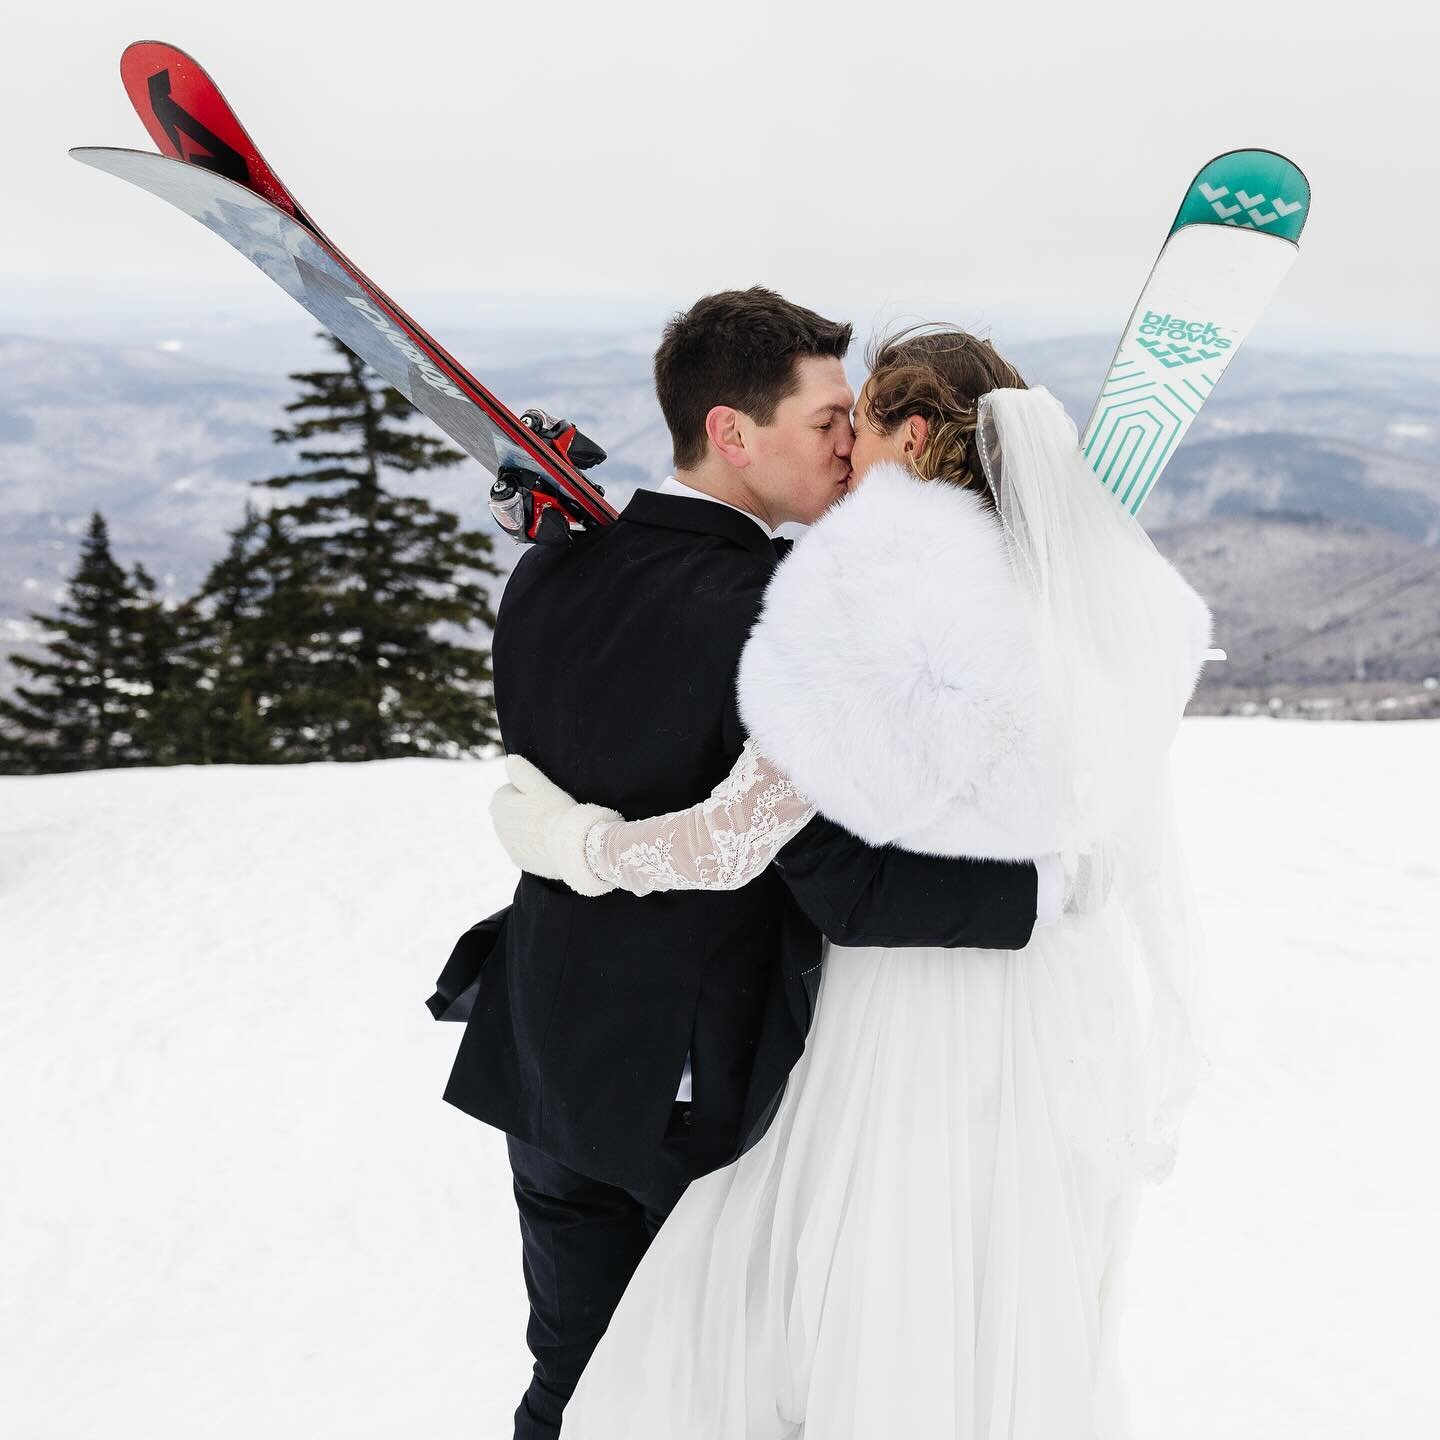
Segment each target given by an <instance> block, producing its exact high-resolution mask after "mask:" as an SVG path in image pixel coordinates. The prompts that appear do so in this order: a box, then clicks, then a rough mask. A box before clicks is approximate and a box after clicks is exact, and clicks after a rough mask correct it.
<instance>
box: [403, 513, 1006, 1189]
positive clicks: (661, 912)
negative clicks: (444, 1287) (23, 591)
mask: <svg viewBox="0 0 1440 1440" xmlns="http://www.w3.org/2000/svg"><path fill="white" fill-rule="evenodd" d="M775 562H776V551H775V548H774V546H773V545H772V542H771V541H770V540H769V539H768V538H767V537H766V535H765V533H764V532H763V531H762V530H761V529H760V527H759V526H758V525H756V524H755V522H754V521H753V520H750V519H749V518H747V517H746V516H744V515H741V514H739V513H738V512H736V511H733V510H730V509H728V508H726V507H724V506H722V505H718V504H713V503H710V502H708V501H704V500H696V499H690V498H688V497H683V496H671V495H662V494H656V493H654V492H651V491H641V492H639V493H638V494H636V496H635V498H634V499H633V500H632V501H631V502H630V504H629V505H628V506H627V507H626V508H625V511H624V513H623V514H622V516H621V517H620V519H619V520H618V521H617V522H616V523H614V524H612V525H610V526H607V527H606V528H605V529H603V530H601V531H599V532H597V533H595V534H593V535H590V536H587V537H585V538H584V539H583V540H581V541H580V542H578V543H577V544H576V545H574V546H573V547H571V548H569V549H552V548H546V547H540V546H537V547H535V548H534V549H532V550H531V551H529V552H528V553H527V554H526V555H525V556H524V557H523V558H522V559H521V561H520V563H519V564H518V566H517V567H516V569H515V573H514V575H513V576H512V577H511V579H510V582H509V584H508V585H507V587H506V590H505V595H504V599H503V602H502V604H501V607H500V612H499V616H498V618H497V621H496V626H495V639H494V667H495V702H496V708H497V710H498V712H499V719H500V730H501V734H502V736H503V737H504V740H505V746H506V748H507V750H509V751H510V752H511V753H513V754H516V755H523V756H524V757H525V758H526V759H528V760H532V761H534V762H535V764H537V765H538V766H539V767H540V768H541V769H542V770H543V771H544V772H545V773H546V774H547V775H548V776H549V777H550V778H551V779H552V780H554V781H555V782H556V783H557V784H558V785H561V786H563V787H564V788H565V789H566V790H568V791H569V792H570V793H571V794H573V795H575V796H576V797H577V798H578V799H582V800H588V801H593V802H596V803H598V804H602V805H608V806H611V807H613V808H614V809H616V810H618V811H620V813H621V814H623V815H625V816H627V817H640V816H645V815H653V814H660V813H663V812H665V811H669V810H678V809H683V808H685V807H687V806H689V805H692V804H693V803H694V802H695V801H697V800H700V799H703V798H704V797H705V796H706V795H708V794H709V792H710V790H711V789H712V788H713V787H714V786H715V784H716V783H717V782H718V781H720V780H722V779H723V778H724V777H725V775H726V774H727V773H728V772H729V770H730V767H731V765H732V764H733V763H734V761H735V758H736V757H737V756H738V754H739V753H740V749H741V746H742V745H743V743H744V733H743V731H742V729H741V726H740V720H739V715H738V712H737V708H736V702H735V671H736V667H737V665H738V663H739V658H740V651H741V648H742V647H743V645H744V643H745V639H746V636H747V634H748V633H749V630H750V627H751V624H752V622H753V621H754V619H755V617H756V614H757V613H758V611H759V608H760V603H761V598H762V596H763V594H764V590H765V586H766V584H767V583H768V581H769V579H770V575H771V572H772V571H773V569H774V566H775ZM1034 920H1035V868H1034V866H1033V865H1006V864H998V863H994V862H984V861H965V860H941V859H935V858H930V857H924V856H918V855H910V854H906V853H904V852H901V851H898V850H893V849H883V850H877V849H873V848H871V847H869V846H867V845H864V844H862V843H861V842H860V841H859V840H857V839H855V838H854V837H853V836H850V835H848V834H847V833H846V832H844V831H843V830H841V829H839V828H838V827H837V826H835V825H833V824H831V823H830V822H829V821H827V820H824V819H816V820H814V821H812V822H811V823H810V825H809V826H807V828H806V829H805V830H804V831H803V832H802V833H801V834H800V835H798V836H797V837H796V838H795V839H794V840H793V841H791V843H790V844H789V845H788V846H787V847H786V848H785V849H784V850H783V851H782V852H781V855H780V857H779V860H778V862H777V864H776V865H774V866H772V867H771V869H770V870H769V871H768V872H766V873H765V874H763V875H761V876H760V877H759V879H757V880H755V881H754V882H753V883H752V884H750V885H747V886H745V887H744V888H743V889H740V890H735V891H730V892H723V893H706V892H698V891H682V892H674V893H669V894H658V895H651V896H647V897H646V898H644V899H639V898H636V897H635V896H632V895H628V894H626V893H625V892H623V891H615V892H612V893H611V894H609V895H606V896H604V897H602V898H601V899H598V900H597V899H584V898H582V897H581V896H578V895H576V894H574V893H573V892H572V891H570V890H568V889H566V888H565V887H564V886H563V885H561V884H559V883H557V882H553V881H549V880H541V879H537V878H536V877H535V876H533V875H528V874H527V875H522V876H521V879H520V884H519V887H518V888H517V890H516V892H515V900H514V904H513V905H512V906H511V908H510V909H509V910H507V911H504V912H502V913H501V915H499V916H494V917H492V918H491V919H490V920H489V921H485V922H482V923H481V924H480V925H478V926H476V927H475V928H474V929H473V930H472V931H470V932H468V933H467V935H466V936H464V937H462V939H461V941H460V942H459V944H457V946H456V949H455V952H454V954H453V955H452V956H451V960H450V963H449V965H447V967H446V972H445V974H444V975H443V976H442V977H441V982H440V989H439V993H438V994H437V995H436V996H435V997H434V998H433V999H432V1001H431V1002H430V1004H431V1010H432V1012H434V1013H435V1014H436V1015H437V1016H442V1015H445V1016H446V1018H452V1017H458V1016H459V1015H464V1014H466V1013H467V1012H468V1017H469V1018H468V1023H467V1025H466V1030H465V1034H464V1036H463V1038H462V1040H461V1043H460V1050H459V1054H458V1055H457V1057H456V1060H455V1066H454V1069H453V1071H452V1072H451V1075H450V1081H449V1084H448V1086H447V1088H446V1091H445V1098H446V1100H448V1101H449V1102H450V1103H452V1104H454V1105H457V1106H458V1107H459V1108H460V1109H462V1110H465V1111H468V1112H469V1113H470V1114H472V1115H474V1116H476V1117H478V1118H479V1119H481V1120H484V1121H486V1122H487V1123H489V1124H491V1125H494V1126H497V1127H498V1128H500V1129H501V1130H504V1131H506V1132H507V1133H509V1134H510V1135H513V1136H515V1137H516V1138H517V1139H520V1140H522V1141H524V1142H526V1143H527V1144H530V1145H533V1146H536V1147H537V1148H539V1149H540V1150H542V1151H544V1152H545V1153H546V1154H548V1155H550V1156H551V1157H552V1158H554V1159H556V1160H558V1161H560V1162H561V1163H562V1164H565V1165H567V1166H570V1167H571V1168H572V1169H575V1170H578V1171H580V1172H582V1173H583V1174H586V1175H590V1176H593V1177H594V1178H595V1179H598V1180H602V1181H607V1182H609V1183H611V1184H615V1185H619V1186H622V1187H624V1188H627V1189H632V1190H634V1189H643V1188H644V1187H645V1186H646V1185H647V1183H649V1181H650V1180H651V1179H652V1168H653V1166H654V1165H655V1162H656V1160H657V1158H658V1152H659V1149H660V1144H661V1140H662V1137H663V1135H664V1133H665V1128H666V1124H667V1122H668V1120H669V1119H670V1115H671V1108H672V1106H673V1104H674V1101H675V1092H676V1088H677V1086H678V1084H679V1081H680V1076H681V1072H682V1069H683V1066H684V1062H685V1056H686V1053H687V1052H689V1053H690V1054H691V1057H692V1066H693V1085H694V1098H693V1101H692V1103H691V1106H690V1110H691V1115H692V1124H691V1154H692V1155H693V1157H694V1159H695V1162H696V1163H695V1171H696V1173H697V1174H699V1173H703V1172H704V1171H706V1170H710V1169H714V1168H715V1167H716V1166H719V1165H722V1164H724V1163H725V1162H726V1161H727V1160H729V1159H731V1158H733V1157H734V1156H735V1155H736V1154H737V1153H738V1152H739V1151H740V1150H741V1149H743V1148H745V1147H746V1146H747V1145H748V1144H750V1143H753V1141H754V1139H756V1138H757V1137H758V1135H759V1134H760V1133H761V1132H762V1131H763V1128H764V1126H765V1124H766V1123H768V1121H769V1118H770V1116H771V1115H772V1114H773V1111H774V1106H775V1104H776V1103H777V1101H778V1099H779V1095H780V1092H781V1090H782V1089H783V1086H784V1083H785V1077H786V1076H787V1074H788V1073H789V1071H790V1068H791V1066H792V1065H793V1064H794V1063H795V1061H796V1059H797V1058H798V1057H799V1054H800V1051H801V1049H802V1047H803V1044H804V1037H805V1032H806V1030H807V1028H808V1026H809V1019H810V1012H811V1004H812V1001H813V996H814V988H815V985H816V984H817V983H818V977H819V968H818V967H819V965H820V954H821V932H822V931H823V932H824V933H825V934H826V935H828V936H829V937H830V939H831V940H833V941H834V942H836V943H837V944H841V945H861V944H879V945H917V944H932V945H951V946H981V947H985V948H996V949H1001V948H1008V949H1015V948H1019V947H1021V946H1023V945H1024V944H1025V943H1026V942H1027V941H1028V940H1029V938H1030V932H1031V928H1032V926H1033V924H1034ZM957 963H961V964H963V963H964V962H963V959H962V958H959V957H957ZM477 978H478V986H477V985H476V984H475V981H476V980H477ZM447 1011H448V1015H447Z"/></svg>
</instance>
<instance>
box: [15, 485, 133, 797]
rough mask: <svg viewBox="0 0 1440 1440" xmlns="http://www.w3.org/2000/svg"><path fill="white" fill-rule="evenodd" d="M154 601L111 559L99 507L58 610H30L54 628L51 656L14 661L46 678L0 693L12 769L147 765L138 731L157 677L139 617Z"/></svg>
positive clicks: (18, 657)
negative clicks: (10, 694) (10, 695)
mask: <svg viewBox="0 0 1440 1440" xmlns="http://www.w3.org/2000/svg"><path fill="white" fill-rule="evenodd" d="M154 603H156V602H155V596H154V586H153V583H152V582H151V581H150V578H149V576H148V575H146V574H145V572H144V570H143V568H140V567H137V569H136V573H135V576H134V577H133V578H132V577H131V576H127V575H126V574H125V571H124V570H123V569H122V568H121V567H120V565H119V564H117V563H116V560H115V557H114V556H113V555H112V554H111V552H110V535H109V530H108V528H107V526H106V524H105V519H104V517H103V516H102V515H101V514H100V512H99V511H96V512H95V513H94V514H93V515H92V516H91V518H90V526H89V529H88V530H87V532H86V535H85V539H84V541H83V542H82V544H81V551H80V562H79V564H78V566H77V567H76V569H75V573H74V574H73V575H72V576H71V577H70V579H69V581H68V585H67V594H66V598H65V599H64V600H63V601H62V602H61V605H60V614H59V615H57V616H49V615H40V614H37V613H35V612H33V611H32V612H31V613H30V618H31V619H32V620H34V621H35V622H36V623H37V624H39V625H42V626H44V627H45V629H46V630H47V631H48V632H50V638H49V639H48V641H47V642H46V648H47V649H48V651H49V653H50V657H51V658H49V659H40V660H36V659H31V658H29V657H28V656H25V655H19V654H13V655H11V657H10V660H11V663H12V664H13V665H14V666H15V668H16V669H17V670H20V671H21V672H23V673H24V674H26V675H28V676H29V677H30V679H31V680H32V681H40V682H42V684H41V685H40V686H39V687H33V686H25V685H19V686H17V687H16V697H17V698H16V699H15V700H7V699H0V723H3V729H4V732H5V733H4V750H5V752H6V763H7V765H8V767H9V768H11V769H15V770H21V771H24V772H26V773H32V774H34V773H50V772H54V771H59V770H99V769H105V768H108V767H111V766H120V765H140V764H145V763H146V762H147V761H148V759H149V756H148V754H147V752H146V749H145V745H144V740H143V738H142V736H141V733H140V732H141V731H142V730H143V727H144V721H145V718H146V714H147V711H146V702H147V701H148V699H149V696H150V693H151V684H152V679H153V676H152V673H151V670H152V667H151V664H150V661H149V659H148V658H147V654H146V644H145V639H144V631H145V623H146V622H145V618H144V617H145V613H146V610H147V607H148V606H150V605H152V604H154Z"/></svg>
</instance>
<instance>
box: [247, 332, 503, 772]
mask: <svg viewBox="0 0 1440 1440" xmlns="http://www.w3.org/2000/svg"><path fill="white" fill-rule="evenodd" d="M322 338H324V339H325V340H327V341H328V342H329V344H330V347H331V348H332V349H333V350H334V351H335V352H336V353H337V354H338V355H339V356H340V357H341V358H342V360H343V368H341V369H338V370H313V371H304V372H300V373H297V374H294V375H292V376H291V379H293V380H295V381H297V382H298V383H299V384H300V385H301V386H302V387H303V388H302V393H301V394H300V396H299V398H298V399H296V400H294V401H293V402H292V403H291V404H289V405H287V406H286V407H285V408H286V410H287V411H288V412H289V413H291V414H294V415H297V416H298V417H299V418H298V419H297V421H296V423H295V424H293V425H291V426H290V427H288V428H283V429H277V430H276V431H275V432H274V438H275V439H276V441H277V442H281V443H299V444H301V445H307V443H308V442H313V441H317V440H318V441H319V442H320V443H319V445H316V446H315V447H313V448H304V449H302V450H301V451H300V458H301V459H302V460H303V461H304V462H305V463H306V465H307V466H309V467H310V468H308V469H306V470H304V471H300V472H297V473H294V474H288V475H277V476H274V477H272V478H271V479H268V480H266V481H264V482H262V483H263V484H265V485H266V486H268V487H270V488H272V489H289V488H292V487H303V488H304V489H305V490H307V491H308V492H309V493H307V494H306V495H305V496H304V498H303V499H301V500H300V501H298V502H297V503H294V504H291V505H288V506H286V507H285V510H284V514H285V516H286V518H287V520H288V522H289V523H290V525H291V526H292V527H293V529H292V536H291V545H292V549H291V552H290V555H289V561H290V563H291V564H292V565H293V566H294V567H295V570H296V573H297V574H299V575H301V576H303V578H304V581H305V584H306V585H309V586H313V587H314V588H313V590H312V591H311V592H310V593H311V594H312V595H313V596H314V597H316V599H317V601H318V603H316V604H313V605H307V604H306V603H304V599H303V587H302V591H297V592H296V594H295V595H293V596H292V597H291V598H292V602H293V606H294V608H293V610H292V613H289V614H288V615H287V617H285V618H286V623H285V624H284V625H282V626H279V627H277V630H278V634H279V635H280V636H283V638H284V647H285V651H286V654H285V656H284V660H285V663H286V666H287V669H288V672H289V683H287V684H286V685H284V686H283V687H282V688H280V689H279V691H278V692H277V694H276V696H275V700H274V704H273V707H272V708H271V709H269V710H268V711H267V713H266V717H265V718H266V721H267V723H268V724H269V725H271V726H272V727H274V728H275V729H276V731H277V732H278V733H280V734H281V735H282V736H283V738H284V744H285V749H286V752H287V758H296V759H301V758H304V759H311V758H313V759H322V758H325V759H335V760H376V759H382V758H385V757H387V756H395V755H434V754H444V755H458V754H474V753H477V752H479V751H480V750H482V749H483V748H485V747H487V746H488V745H490V744H492V743H494V741H495V740H496V739H497V734H496V728H495V714H494V705H493V701H492V698H491V690H490V663H489V653H488V650H485V649H481V648H478V647H476V646H473V645H467V644H463V643H460V642H459V641H458V640H455V639H450V638H444V637H443V636H442V635H440V634H437V633H436V632H437V629H438V628H439V627H441V626H449V627H454V628H455V629H457V630H458V631H460V632H461V633H462V634H463V633H464V632H466V631H469V630H470V629H472V628H473V627H475V626H483V627H484V628H485V629H487V630H488V629H489V627H490V626H492V625H493V623H494V616H493V614H492V612H491V609H490V599H489V594H488V590H487V588H486V586H485V584H484V580H485V577H487V576H493V575H497V574H499V570H498V568H497V567H496V565H495V564H494V562H493V560H492V559H491V551H492V545H491V540H490V537H489V535H487V534H486V533H485V532H484V531H481V530H462V529H461V527H460V521H459V519H458V517H457V516H455V515H453V514H451V513H449V512H447V511H442V510H437V509H435V508H434V507H433V506H431V504H430V503H429V501H427V500H425V499H423V498H420V497H418V496H413V495H396V494H393V493H391V492H390V491H389V490H387V489H386V488H385V486H384V483H383V474H382V472H383V471H385V470H387V469H388V470H394V471H398V472H399V473H401V474H404V475H412V474H416V473H418V472H420V471H423V470H430V469H435V468H437V467H444V466H450V465H455V464H459V463H460V462H461V461H462V460H463V459H464V458H465V457H464V455H462V454H461V453H460V452H459V451H458V450H453V449H451V448H450V447H449V446H447V445H445V444H444V443H443V442H442V441H440V440H437V439H434V438H433V437H431V436H429V435H426V434H423V433H422V432H419V431H417V430H415V429H412V428H406V427H405V425H404V423H403V422H406V421H408V420H410V418H411V417H412V416H413V414H414V411H413V407H412V406H411V405H410V402H409V401H408V400H406V399H405V398H404V397H403V396H402V395H400V394H399V393H398V392H396V391H394V390H391V389H389V388H388V387H387V386H385V385H384V384H383V383H382V382H381V381H380V380H379V379H378V377H376V376H374V375H373V373H371V372H369V371H367V369H366V368H365V366H364V364H363V362H362V361H361V360H360V359H359V358H358V357H356V356H355V355H353V354H352V353H351V352H350V351H349V350H348V349H346V347H345V346H344V345H342V344H341V343H340V342H339V341H338V340H334V339H332V338H331V337H329V336H322ZM332 437H333V438H332ZM272 638H276V637H272Z"/></svg>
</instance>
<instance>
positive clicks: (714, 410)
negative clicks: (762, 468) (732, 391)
mask: <svg viewBox="0 0 1440 1440" xmlns="http://www.w3.org/2000/svg"><path fill="white" fill-rule="evenodd" d="M747 424H748V422H747V421H746V418H745V416H744V415H743V414H742V413H741V412H740V411H739V410H735V409H733V408H732V407H731V406H729V405H714V406H712V407H711V408H710V410H709V412H708V413H707V414H706V416H705V435H706V438H707V439H708V440H709V441H710V445H711V448H712V449H714V450H715V451H717V452H718V453H719V455H720V456H721V458H722V459H723V460H724V461H725V462H726V464H728V465H733V466H734V467H735V468H736V469H737V470H744V469H745V468H746V467H747V466H748V465H749V464H750V460H751V455H750V451H749V450H748V449H746V446H745V430H746V428H747Z"/></svg>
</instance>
